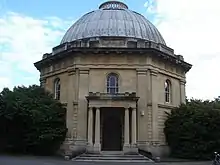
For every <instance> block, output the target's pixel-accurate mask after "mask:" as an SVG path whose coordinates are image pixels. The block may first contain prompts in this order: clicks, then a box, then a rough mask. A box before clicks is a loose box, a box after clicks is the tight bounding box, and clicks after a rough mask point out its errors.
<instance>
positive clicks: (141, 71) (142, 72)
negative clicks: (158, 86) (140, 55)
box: [136, 69, 147, 75]
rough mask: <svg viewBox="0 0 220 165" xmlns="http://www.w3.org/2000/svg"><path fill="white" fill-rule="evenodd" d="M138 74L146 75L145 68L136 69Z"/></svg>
mask: <svg viewBox="0 0 220 165" xmlns="http://www.w3.org/2000/svg"><path fill="white" fill-rule="evenodd" d="M136 71H137V74H138V75H147V69H136Z"/></svg>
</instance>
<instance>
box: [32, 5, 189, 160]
mask: <svg viewBox="0 0 220 165" xmlns="http://www.w3.org/2000/svg"><path fill="white" fill-rule="evenodd" d="M34 65H35V67H36V68H37V69H38V70H39V72H40V82H41V85H42V86H43V87H44V88H45V89H46V90H48V91H50V92H51V93H53V95H54V98H55V99H57V100H59V101H60V102H61V103H64V104H65V105H66V108H67V121H66V122H67V128H68V133H67V137H66V140H65V143H64V144H63V148H64V149H65V150H66V151H71V152H75V151H79V150H85V151H87V152H92V153H100V152H102V151H121V152H123V153H127V152H137V150H138V149H142V150H145V151H148V152H151V153H152V154H154V155H160V156H161V155H166V154H167V153H168V152H169V148H168V146H167V144H166V139H165V136H164V133H163V128H164V121H165V120H166V114H165V112H169V111H170V110H171V109H172V108H174V107H177V106H179V105H180V104H181V103H185V99H186V96H185V84H186V77H185V76H186V73H187V72H188V71H189V70H190V69H191V67H192V65H191V64H189V63H187V62H185V61H184V58H183V56H181V55H176V54H174V50H173V49H172V48H170V47H168V46H166V43H165V40H164V39H163V37H162V35H161V34H160V32H159V31H158V30H157V28H156V27H155V26H154V25H153V24H152V23H151V22H150V21H149V20H147V19H146V18H145V17H144V16H143V15H141V14H139V13H137V12H135V11H132V10H130V9H129V8H128V6H127V5H126V4H124V3H122V2H119V1H107V2H105V3H103V4H101V5H100V7H99V8H98V9H96V10H94V11H91V12H88V13H86V14H85V15H83V16H82V17H81V18H80V19H79V20H78V21H76V22H75V23H74V24H73V25H72V26H71V27H70V28H69V29H68V30H67V32H66V33H65V35H64V36H63V38H62V40H61V42H60V45H58V46H56V47H54V48H53V49H52V52H51V53H46V54H44V55H43V58H42V60H40V61H38V62H36V63H35V64H34Z"/></svg>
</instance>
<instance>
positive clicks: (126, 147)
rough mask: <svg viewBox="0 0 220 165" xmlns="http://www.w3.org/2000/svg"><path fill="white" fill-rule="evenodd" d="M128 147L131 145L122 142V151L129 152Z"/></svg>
mask: <svg viewBox="0 0 220 165" xmlns="http://www.w3.org/2000/svg"><path fill="white" fill-rule="evenodd" d="M130 149H131V145H130V144H124V146H123V152H124V153H128V152H130Z"/></svg>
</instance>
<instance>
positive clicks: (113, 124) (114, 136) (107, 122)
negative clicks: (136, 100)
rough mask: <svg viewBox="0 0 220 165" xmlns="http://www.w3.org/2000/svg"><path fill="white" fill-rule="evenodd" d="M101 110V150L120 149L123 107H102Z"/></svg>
mask: <svg viewBox="0 0 220 165" xmlns="http://www.w3.org/2000/svg"><path fill="white" fill-rule="evenodd" d="M101 112H102V151H122V134H123V132H122V129H123V128H122V126H123V113H124V111H123V109H121V108H104V109H103V110H102V111H101Z"/></svg>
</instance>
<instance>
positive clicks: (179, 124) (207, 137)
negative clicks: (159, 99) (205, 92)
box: [164, 99, 220, 159]
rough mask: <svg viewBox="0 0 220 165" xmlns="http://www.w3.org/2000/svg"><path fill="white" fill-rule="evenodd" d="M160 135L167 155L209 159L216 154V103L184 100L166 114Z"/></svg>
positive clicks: (219, 116)
mask: <svg viewBox="0 0 220 165" xmlns="http://www.w3.org/2000/svg"><path fill="white" fill-rule="evenodd" d="M167 115H168V118H167V120H166V121H165V128H164V133H165V136H166V139H167V142H168V145H169V146H170V149H171V155H172V156H175V157H180V158H188V159H210V158H211V157H212V156H213V152H214V151H219V150H220V101H219V99H215V100H214V101H208V100H207V101H202V100H193V99H192V100H188V101H187V103H186V105H181V106H180V107H179V108H175V109H173V110H172V111H171V113H169V114H167Z"/></svg>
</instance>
